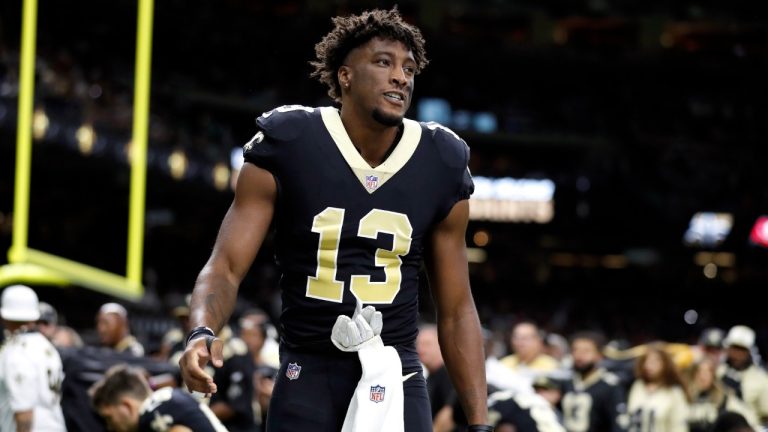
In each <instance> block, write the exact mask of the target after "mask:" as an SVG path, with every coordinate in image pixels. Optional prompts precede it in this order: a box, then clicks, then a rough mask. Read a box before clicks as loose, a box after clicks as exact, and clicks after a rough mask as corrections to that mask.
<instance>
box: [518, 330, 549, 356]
mask: <svg viewBox="0 0 768 432" xmlns="http://www.w3.org/2000/svg"><path fill="white" fill-rule="evenodd" d="M512 348H513V349H514V351H515V354H517V355H519V356H520V357H522V358H524V359H531V358H533V357H535V356H537V355H539V354H540V353H541V352H542V348H543V343H542V341H541V337H540V336H539V334H538V331H537V329H536V327H534V326H532V325H530V324H520V325H518V326H517V327H515V330H514V331H513V332H512Z"/></svg>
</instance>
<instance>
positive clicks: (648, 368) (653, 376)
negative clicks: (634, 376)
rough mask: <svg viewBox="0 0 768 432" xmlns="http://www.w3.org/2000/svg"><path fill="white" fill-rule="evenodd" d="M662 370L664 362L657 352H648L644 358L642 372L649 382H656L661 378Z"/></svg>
mask: <svg viewBox="0 0 768 432" xmlns="http://www.w3.org/2000/svg"><path fill="white" fill-rule="evenodd" d="M663 369H664V362H663V361H662V360H661V355H660V354H659V353H657V352H653V351H651V352H649V353H648V356H646V357H645V362H644V363H643V371H644V372H645V376H646V377H648V379H649V380H651V381H657V380H659V379H660V378H661V372H662V370H663Z"/></svg>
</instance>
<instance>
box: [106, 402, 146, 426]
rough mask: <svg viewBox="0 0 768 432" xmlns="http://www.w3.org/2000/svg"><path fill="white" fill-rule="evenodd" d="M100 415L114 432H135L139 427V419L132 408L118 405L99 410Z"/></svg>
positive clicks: (121, 404)
mask: <svg viewBox="0 0 768 432" xmlns="http://www.w3.org/2000/svg"><path fill="white" fill-rule="evenodd" d="M98 411H99V415H100V416H102V417H103V418H104V420H105V421H106V423H107V429H108V430H110V431H113V432H134V431H136V430H137V428H138V425H139V419H138V417H137V416H136V415H135V412H134V411H133V410H131V408H130V406H128V405H126V404H123V403H118V404H116V405H108V406H103V407H100V408H99V410H98Z"/></svg>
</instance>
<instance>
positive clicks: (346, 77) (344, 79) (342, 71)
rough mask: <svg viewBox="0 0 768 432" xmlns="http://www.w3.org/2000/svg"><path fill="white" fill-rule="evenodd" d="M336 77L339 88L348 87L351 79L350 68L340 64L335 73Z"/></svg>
mask: <svg viewBox="0 0 768 432" xmlns="http://www.w3.org/2000/svg"><path fill="white" fill-rule="evenodd" d="M336 78H337V79H338V80H339V85H340V86H341V88H343V89H346V88H349V86H350V82H351V81H352V69H351V68H350V67H349V66H346V65H342V66H341V67H339V71H338V72H337V73H336Z"/></svg>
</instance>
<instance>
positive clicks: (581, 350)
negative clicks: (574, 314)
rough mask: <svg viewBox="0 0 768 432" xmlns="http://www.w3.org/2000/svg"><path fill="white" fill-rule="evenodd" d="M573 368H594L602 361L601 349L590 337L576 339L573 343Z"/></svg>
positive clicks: (583, 369)
mask: <svg viewBox="0 0 768 432" xmlns="http://www.w3.org/2000/svg"><path fill="white" fill-rule="evenodd" d="M571 356H573V368H574V369H575V370H577V371H579V372H587V371H590V370H592V369H593V368H594V367H595V365H597V363H598V362H599V361H600V359H601V356H600V351H598V350H597V347H596V346H595V344H594V343H593V342H592V341H591V340H589V339H576V340H574V341H573V343H572V344H571Z"/></svg>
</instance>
